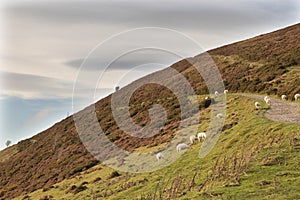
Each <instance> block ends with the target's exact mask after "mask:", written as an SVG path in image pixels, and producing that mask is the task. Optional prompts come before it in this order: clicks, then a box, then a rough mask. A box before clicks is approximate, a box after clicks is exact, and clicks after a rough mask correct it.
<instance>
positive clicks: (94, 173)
mask: <svg viewBox="0 0 300 200" xmlns="http://www.w3.org/2000/svg"><path fill="white" fill-rule="evenodd" d="M255 101H256V100H253V99H248V98H245V97H240V96H238V95H234V94H231V95H228V98H227V103H228V104H227V105H228V109H227V113H226V121H225V124H228V125H230V124H231V125H232V127H231V128H230V129H226V130H224V131H223V132H222V133H221V136H220V138H219V140H218V143H217V144H216V146H215V147H214V149H213V150H212V151H211V152H210V153H209V154H208V155H207V156H206V157H204V158H201V159H200V158H199V157H198V154H199V149H200V146H201V144H196V145H194V146H192V148H191V149H189V150H187V151H186V152H185V153H184V154H183V155H182V156H181V157H180V158H179V159H178V160H176V161H175V162H174V163H172V164H171V165H169V166H167V167H165V168H162V169H160V170H158V171H154V172H150V173H141V174H133V173H126V172H119V173H120V175H121V176H118V177H114V178H110V175H111V174H112V173H113V172H114V171H115V170H114V169H111V168H108V167H106V166H102V165H101V164H100V165H97V166H95V167H92V168H91V169H88V170H86V171H84V172H82V173H81V174H80V175H79V176H76V177H74V178H72V179H67V180H64V181H62V182H60V183H58V184H55V185H54V186H53V187H52V188H50V189H48V190H47V191H43V190H37V191H35V192H33V193H30V194H28V195H29V196H30V198H31V199H39V198H41V197H43V196H46V195H52V196H53V197H54V199H133V198H135V199H146V197H148V198H149V199H153V198H154V195H155V197H156V198H158V197H159V195H162V196H163V198H162V199H168V198H170V199H182V200H183V199H276V200H277V199H300V166H299V163H300V156H299V155H300V154H299V153H300V152H299V151H300V149H299V148H297V147H296V146H293V145H291V143H290V139H292V138H298V140H299V139H300V135H299V134H300V133H299V125H295V124H285V123H278V122H272V121H270V120H268V119H266V118H264V117H263V113H264V112H265V111H266V109H261V110H255V108H254V102H255ZM206 118H210V109H206V110H203V111H201V119H206ZM208 125H209V120H201V124H200V125H199V127H198V130H199V131H206V129H207V127H208ZM189 128H190V127H187V128H186V129H189ZM157 148H158V147H157ZM150 150H151V151H152V150H155V147H153V148H151V149H150ZM138 151H141V152H143V151H149V149H145V148H140V149H138ZM174 153H175V149H174ZM99 177H100V178H101V180H98V181H95V180H96V178H99ZM193 177H194V179H193ZM100 178H99V179H100ZM193 180H194V181H193ZM83 182H88V183H87V184H86V187H87V189H86V190H83V191H81V192H79V193H77V194H73V193H70V192H69V193H66V191H67V190H68V189H69V188H70V187H71V186H72V185H75V186H76V187H78V186H79V185H80V184H81V183H83ZM172 195H173V196H172ZM150 197H151V198H150ZM22 198H23V196H20V197H18V198H16V199H22Z"/></svg>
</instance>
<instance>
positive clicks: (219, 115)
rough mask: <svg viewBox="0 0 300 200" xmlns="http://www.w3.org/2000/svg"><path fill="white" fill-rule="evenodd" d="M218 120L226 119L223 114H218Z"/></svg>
mask: <svg viewBox="0 0 300 200" xmlns="http://www.w3.org/2000/svg"><path fill="white" fill-rule="evenodd" d="M216 117H217V118H218V119H221V118H223V117H224V115H223V114H222V113H218V114H217V116H216Z"/></svg>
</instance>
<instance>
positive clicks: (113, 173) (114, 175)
mask: <svg viewBox="0 0 300 200" xmlns="http://www.w3.org/2000/svg"><path fill="white" fill-rule="evenodd" d="M118 176H121V174H120V173H119V172H117V171H113V172H112V173H111V174H110V175H109V177H108V178H115V177H118Z"/></svg>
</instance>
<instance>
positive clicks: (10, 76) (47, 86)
mask: <svg viewBox="0 0 300 200" xmlns="http://www.w3.org/2000/svg"><path fill="white" fill-rule="evenodd" d="M1 79H2V82H3V89H2V93H4V94H2V95H13V96H21V97H23V98H30V99H32V98H37V99H39V98H48V99H57V98H70V97H72V92H73V83H70V82H65V81H62V80H59V79H54V78H48V77H43V76H37V75H30V74H19V73H10V72H2V73H1ZM86 88H88V87H86ZM90 90H91V91H94V88H91V89H90ZM100 90H103V91H105V92H106V91H108V90H111V88H101V89H99V90H98V92H101V91H100ZM81 92H82V96H83V97H84V96H85V94H89V93H90V91H86V90H85V91H81Z"/></svg>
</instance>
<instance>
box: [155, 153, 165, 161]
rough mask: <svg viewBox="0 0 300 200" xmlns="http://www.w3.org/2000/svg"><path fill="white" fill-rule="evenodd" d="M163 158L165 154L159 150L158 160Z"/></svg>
mask: <svg viewBox="0 0 300 200" xmlns="http://www.w3.org/2000/svg"><path fill="white" fill-rule="evenodd" d="M163 158H164V155H163V154H162V153H161V152H159V153H158V154H156V159H157V160H161V159H163Z"/></svg>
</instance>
